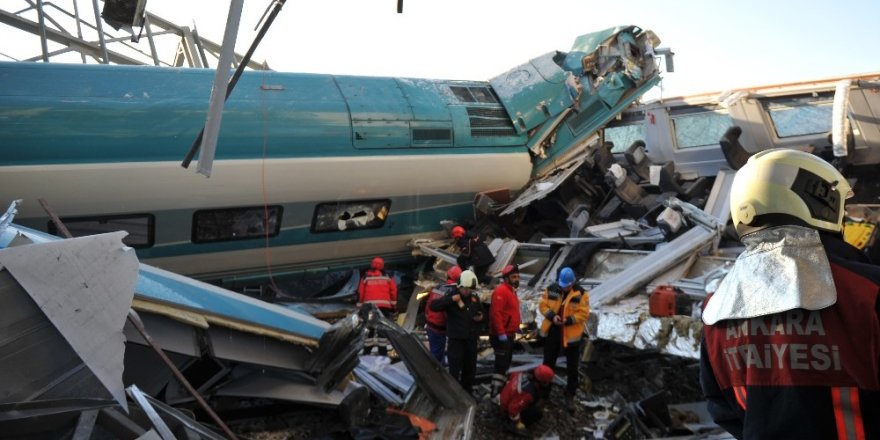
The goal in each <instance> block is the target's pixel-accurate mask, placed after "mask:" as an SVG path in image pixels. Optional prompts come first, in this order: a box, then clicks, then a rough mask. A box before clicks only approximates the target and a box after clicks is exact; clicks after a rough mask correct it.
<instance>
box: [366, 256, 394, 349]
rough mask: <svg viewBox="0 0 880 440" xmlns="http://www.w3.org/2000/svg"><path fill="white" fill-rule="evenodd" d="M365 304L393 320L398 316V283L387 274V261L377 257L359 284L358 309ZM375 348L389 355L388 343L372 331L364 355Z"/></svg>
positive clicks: (368, 334)
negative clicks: (370, 305) (374, 307)
mask: <svg viewBox="0 0 880 440" xmlns="http://www.w3.org/2000/svg"><path fill="white" fill-rule="evenodd" d="M365 303H371V304H373V305H375V306H376V307H377V308H378V309H379V311H381V312H382V315H383V316H385V317H386V318H388V319H391V320H393V319H394V315H396V314H397V283H396V282H394V278H391V277H389V276H388V275H387V274H386V273H385V260H383V259H382V257H375V258H373V261H372V262H371V263H370V269H369V270H367V272H366V273H365V274H364V276H363V278H361V281H360V284H358V307H360V306H361V305H363V304H365ZM373 347H378V348H379V354H380V355H382V356H387V355H388V342H387V341H384V340H382V339H380V338H377V337H376V331H375V330H374V329H370V331H369V332H368V333H367V341H366V343H365V344H364V354H370V353H371V352H372V351H373Z"/></svg>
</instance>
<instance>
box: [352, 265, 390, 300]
mask: <svg viewBox="0 0 880 440" xmlns="http://www.w3.org/2000/svg"><path fill="white" fill-rule="evenodd" d="M363 303H373V304H375V305H376V307H378V308H380V309H390V310H397V283H395V282H394V279H392V278H390V277H389V276H388V275H385V273H384V272H382V271H380V270H373V269H371V270H368V271H367V273H366V274H364V277H363V278H361V282H360V284H359V285H358V304H363Z"/></svg>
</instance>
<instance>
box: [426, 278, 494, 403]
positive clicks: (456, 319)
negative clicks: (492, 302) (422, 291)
mask: <svg viewBox="0 0 880 440" xmlns="http://www.w3.org/2000/svg"><path fill="white" fill-rule="evenodd" d="M456 287H457V288H456V289H452V290H451V291H449V292H447V293H446V296H443V297H441V298H437V299H436V300H435V301H433V302H431V310H434V311H436V312H446V338H447V340H446V344H447V346H446V357H447V360H448V362H449V374H451V375H452V377H453V378H455V380H457V381H458V383H460V384H461V387H462V388H464V390H465V391H467V392H468V393H471V392H472V391H473V387H474V377H475V376H476V374H477V340H478V339H479V337H480V322H481V321H482V320H483V305H482V304H481V303H480V298H478V297H477V295H476V294H475V293H474V292H473V290H474V289H476V288H477V276H476V275H475V274H474V273H473V272H472V271H470V270H466V271H464V272H462V273H461V276H460V277H459V278H458V285H457V286H456Z"/></svg>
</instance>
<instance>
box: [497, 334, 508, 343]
mask: <svg viewBox="0 0 880 440" xmlns="http://www.w3.org/2000/svg"><path fill="white" fill-rule="evenodd" d="M498 340H499V341H501V342H507V334H505V333H502V334H500V335H498Z"/></svg>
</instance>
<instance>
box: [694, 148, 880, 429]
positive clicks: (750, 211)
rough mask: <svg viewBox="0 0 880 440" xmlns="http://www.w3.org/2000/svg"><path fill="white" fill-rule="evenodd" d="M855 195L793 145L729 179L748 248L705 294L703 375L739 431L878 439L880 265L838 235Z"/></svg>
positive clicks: (719, 415) (724, 416) (715, 411)
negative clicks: (846, 205) (847, 201)
mask: <svg viewBox="0 0 880 440" xmlns="http://www.w3.org/2000/svg"><path fill="white" fill-rule="evenodd" d="M851 195H852V190H851V188H850V184H849V183H848V182H847V180H846V179H845V178H844V177H843V176H842V175H841V174H840V173H839V172H838V171H837V170H836V169H835V168H834V167H833V166H832V165H831V164H829V163H827V162H825V161H824V160H822V159H820V158H819V157H816V156H814V155H812V154H808V153H805V152H802V151H797V150H790V149H774V150H767V151H762V152H760V153H757V154H755V155H754V156H752V157H751V158H750V159H749V161H748V162H747V163H746V165H744V166H743V167H742V168H741V169H740V170H739V171H738V172H737V174H736V177H735V178H734V180H733V186H732V188H731V191H730V211H731V217H732V220H733V225H734V227H735V228H736V231H737V233H738V234H739V235H740V239H741V240H742V242H743V244H744V245H745V251H743V252H742V254H740V256H739V257H738V258H737V260H736V264H735V265H734V267H733V268H732V269H731V271H730V272H729V273H728V274H727V275H726V276H725V278H724V279H723V280H722V281H721V283H720V284H719V285H718V288H717V289H716V291H715V292H714V294H712V295H711V296H710V297H709V298H708V299H707V300H706V302H705V304H704V309H703V314H702V319H703V322H704V324H705V326H704V327H703V341H702V347H701V356H700V382H701V385H702V388H703V393H704V394H705V396H706V399H707V400H708V404H709V412H710V414H711V415H712V417H713V418H714V419H715V421H716V422H717V423H718V424H719V425H721V426H722V427H724V428H725V429H726V430H727V431H728V432H730V433H731V434H733V435H734V436H735V437H736V438H739V439H743V438H745V439H777V438H787V439H788V438H790V439H823V440H825V439H880V320H878V314H880V310H878V308H880V305H878V297H880V267H878V266H873V265H870V264H867V263H866V262H865V261H864V255H863V254H862V253H860V252H858V250H856V249H855V248H853V247H852V246H850V245H849V244H847V243H846V242H844V241H843V240H842V236H841V230H842V228H841V225H842V223H843V217H844V201H845V199H847V198H848V197H850V196H851Z"/></svg>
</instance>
